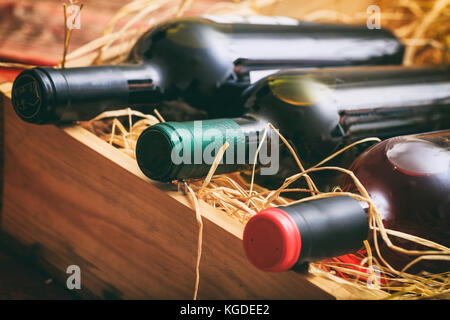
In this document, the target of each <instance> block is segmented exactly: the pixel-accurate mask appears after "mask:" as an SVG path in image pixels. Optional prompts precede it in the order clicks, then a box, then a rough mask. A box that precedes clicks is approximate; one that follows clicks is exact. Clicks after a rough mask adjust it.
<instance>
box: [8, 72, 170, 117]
mask: <svg viewBox="0 0 450 320" xmlns="http://www.w3.org/2000/svg"><path fill="white" fill-rule="evenodd" d="M158 82H159V74H158V72H157V70H156V69H155V68H153V67H152V66H150V65H146V64H142V65H119V66H96V67H82V68H67V69H54V68H34V69H30V70H27V71H25V72H22V73H21V74H20V75H19V77H18V78H17V79H16V81H15V82H14V88H13V96H12V100H13V105H14V108H15V110H16V112H17V114H18V115H19V116H20V117H21V118H22V119H24V120H25V121H28V122H32V123H40V124H43V123H55V122H71V121H77V120H78V121H83V120H90V119H92V118H93V117H95V116H96V115H98V114H99V113H101V112H103V111H106V110H109V109H118V107H120V106H121V105H123V106H124V107H125V106H129V105H130V104H131V105H133V104H143V103H154V102H158V101H161V99H162V94H161V90H160V87H159V83H158Z"/></svg>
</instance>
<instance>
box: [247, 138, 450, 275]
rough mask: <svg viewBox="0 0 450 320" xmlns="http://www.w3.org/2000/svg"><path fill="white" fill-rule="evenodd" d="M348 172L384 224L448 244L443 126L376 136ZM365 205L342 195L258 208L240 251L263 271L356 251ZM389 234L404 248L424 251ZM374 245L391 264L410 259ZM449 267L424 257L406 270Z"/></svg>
mask: <svg viewBox="0 0 450 320" xmlns="http://www.w3.org/2000/svg"><path fill="white" fill-rule="evenodd" d="M351 170H352V171H353V172H354V173H355V175H356V177H357V178H358V179H359V180H360V182H361V183H362V184H363V185H364V187H365V188H366V190H367V191H368V192H369V195H370V197H371V199H372V201H373V203H374V205H375V207H376V208H377V210H378V212H379V213H380V214H381V215H382V217H383V224H384V226H385V227H386V228H388V229H392V230H395V231H401V232H404V233H408V234H410V235H413V236H418V237H422V238H424V239H427V240H431V241H434V242H437V243H438V244H441V245H444V246H446V247H449V246H450V233H449V227H450V211H449V208H450V131H438V132H433V133H426V134H421V135H412V136H401V137H395V138H391V139H388V140H385V141H382V142H380V143H378V144H376V145H375V146H373V147H371V148H370V149H368V150H367V151H365V152H364V153H363V154H361V155H360V156H359V157H358V158H357V159H356V160H355V161H354V163H353V164H352V166H351ZM342 188H343V190H344V191H349V192H353V193H357V190H356V188H355V185H354V183H353V180H352V179H351V178H349V177H348V178H345V179H343V182H342ZM366 209H367V203H366V202H360V201H357V200H355V199H353V198H351V197H348V196H343V195H342V196H336V197H331V198H325V199H319V200H311V201H305V202H303V203H299V204H294V205H292V206H285V207H278V208H268V209H265V210H262V211H261V212H260V213H258V214H256V215H255V216H253V217H252V218H251V219H250V220H249V221H248V223H247V224H246V226H245V230H244V237H243V243H244V249H245V252H246V254H247V257H248V259H249V261H250V262H252V263H253V264H254V265H255V266H256V267H258V268H260V269H262V270H266V271H286V270H290V269H296V268H298V267H299V266H301V265H302V264H304V263H306V262H311V261H317V260H322V259H326V258H331V257H336V256H340V255H342V254H345V253H350V252H353V251H356V250H358V249H360V248H361V247H362V241H363V240H365V239H366V238H367V239H369V241H370V240H372V239H373V236H372V234H371V233H369V228H368V218H367V211H366ZM368 235H369V236H368ZM390 239H391V241H392V242H393V243H394V244H395V245H398V246H400V247H402V248H404V249H408V250H430V249H429V248H426V247H424V246H422V245H420V244H416V243H414V242H411V241H408V240H404V239H399V238H396V237H393V236H390ZM372 244H373V242H372ZM378 244H379V246H380V251H381V255H382V257H383V258H384V259H385V260H386V261H387V262H388V263H389V264H390V265H391V266H393V267H394V268H396V269H397V270H402V269H403V268H404V267H406V266H407V265H408V264H409V263H410V262H411V261H412V260H413V259H415V258H416V257H417V256H410V255H406V254H403V253H399V252H398V251H395V250H394V249H391V248H388V246H387V245H386V244H385V242H383V241H382V240H381V239H379V240H378ZM373 251H374V252H375V250H373ZM449 268H450V262H448V261H442V260H441V261H436V260H433V261H427V260H423V261H420V262H418V263H417V264H414V265H412V266H411V268H409V269H407V270H406V271H407V272H411V273H418V272H421V271H427V272H435V273H441V272H447V271H449Z"/></svg>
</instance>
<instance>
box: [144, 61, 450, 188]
mask: <svg viewBox="0 0 450 320" xmlns="http://www.w3.org/2000/svg"><path fill="white" fill-rule="evenodd" d="M244 94H245V95H246V103H245V106H246V107H247V110H248V113H247V114H246V115H245V116H243V117H240V118H231V119H216V120H205V121H193V122H165V123H160V124H157V125H155V126H152V127H150V128H148V129H146V130H145V131H144V132H143V133H142V134H141V136H140V137H139V139H138V141H137V145H136V158H137V161H138V164H139V167H140V168H141V170H142V171H143V172H144V173H145V174H146V175H147V176H148V177H150V178H151V179H154V180H160V181H172V180H182V179H189V178H202V177H205V176H206V175H207V173H208V171H209V168H210V166H211V164H212V162H213V160H214V157H215V155H216V154H217V152H218V149H220V147H222V145H223V144H224V143H225V142H226V141H227V142H228V143H229V145H230V146H229V147H228V149H227V150H226V152H225V154H224V157H223V161H222V162H221V163H220V164H219V166H218V168H217V171H216V173H229V172H233V171H238V170H246V169H251V168H252V165H253V160H254V158H255V152H256V150H257V146H258V145H259V143H260V142H261V140H262V136H263V132H264V129H265V128H266V127H267V123H269V122H270V123H271V124H273V126H274V127H275V128H277V129H279V131H280V133H281V134H282V135H283V136H284V137H285V138H286V139H287V140H288V141H289V142H290V144H291V145H292V146H293V147H294V148H295V150H296V152H297V155H298V157H299V158H300V160H301V161H302V162H303V164H304V167H305V168H308V167H310V166H312V165H315V164H316V163H318V162H320V161H321V160H323V159H324V158H326V157H327V156H329V155H331V154H332V153H334V152H335V151H337V150H339V149H340V148H342V147H345V146H347V145H348V144H350V143H352V142H355V141H357V140H360V139H362V138H367V137H379V138H381V139H386V138H389V137H394V136H398V135H404V134H413V133H420V132H428V131H434V130H442V129H446V128H450V73H449V69H448V68H446V67H432V68H431V67H429V68H423V67H420V68H418V67H415V68H406V67H363V68H356V67H353V68H336V69H333V70H332V69H322V70H315V71H308V72H305V71H299V70H291V71H282V72H279V73H276V74H273V75H270V76H268V77H266V78H264V79H261V80H260V81H259V82H257V83H256V84H255V85H254V86H252V87H251V88H249V89H248V91H246V92H245V93H244ZM269 140H270V141H269ZM264 141H267V145H266V148H265V149H264V148H263V149H262V150H265V151H264V152H260V154H259V155H258V156H259V157H258V159H257V164H258V165H260V167H261V168H260V169H261V172H260V174H259V175H258V181H257V182H258V183H259V184H261V185H264V186H267V187H270V188H275V187H279V186H280V185H281V184H282V182H283V181H284V179H285V178H287V177H289V176H291V175H293V174H295V173H298V172H299V170H300V169H299V168H298V166H297V164H296V163H295V161H294V158H293V156H292V155H291V154H290V152H288V150H287V148H285V146H284V145H283V144H282V143H281V142H279V143H277V142H278V136H277V135H276V134H275V133H273V132H272V134H270V139H268V140H264ZM372 144H373V143H372ZM368 146H370V145H368V144H364V145H361V146H359V147H355V148H352V149H350V150H348V151H346V152H345V153H343V154H342V155H340V156H338V157H337V158H336V159H334V160H333V162H331V163H330V164H332V165H339V166H341V167H344V168H346V167H348V166H349V165H350V164H351V162H352V161H353V160H354V159H355V158H356V156H357V155H358V154H359V153H361V152H362V151H363V150H364V148H367V147H368ZM262 155H265V157H264V158H262V157H261V156H262ZM263 169H265V172H263ZM315 178H316V181H317V182H318V183H317V184H318V185H319V186H320V187H321V188H320V189H321V190H322V191H326V188H329V187H334V183H337V182H338V180H336V179H337V178H338V177H335V176H333V175H332V174H330V173H329V172H326V173H325V174H323V175H319V174H316V175H315Z"/></svg>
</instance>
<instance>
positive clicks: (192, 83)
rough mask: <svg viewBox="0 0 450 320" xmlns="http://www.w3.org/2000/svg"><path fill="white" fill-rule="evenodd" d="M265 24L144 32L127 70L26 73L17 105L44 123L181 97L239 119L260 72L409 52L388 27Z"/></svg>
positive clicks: (393, 59)
mask: <svg viewBox="0 0 450 320" xmlns="http://www.w3.org/2000/svg"><path fill="white" fill-rule="evenodd" d="M261 19H262V18H261V17H260V18H255V17H253V18H247V19H243V21H240V22H239V21H234V22H233V23H226V22H223V21H221V22H216V21H214V20H213V18H211V17H208V18H182V19H175V20H171V21H169V22H166V23H163V24H161V25H159V26H158V27H156V28H154V29H151V30H150V31H148V32H147V33H145V34H144V35H143V36H142V37H141V39H140V40H139V41H138V42H137V44H136V45H135V47H134V48H133V49H132V50H131V53H130V55H129V58H128V59H127V61H126V62H125V63H124V64H122V65H115V66H92V67H84V68H66V69H54V68H34V69H30V70H26V71H23V72H22V73H21V74H20V75H19V76H18V77H17V79H16V80H15V83H14V86H13V90H12V102H13V105H14V108H15V110H16V112H17V114H18V115H19V116H20V117H21V118H22V119H23V120H25V121H28V122H32V123H38V124H45V123H63V122H71V121H77V120H89V119H91V118H93V117H95V116H96V115H98V114H99V113H101V112H103V111H106V110H111V109H119V108H124V107H131V106H132V107H136V106H143V105H151V104H159V103H161V102H166V101H177V100H180V101H183V102H185V103H187V104H188V105H190V106H191V107H193V108H196V109H201V110H206V111H207V113H208V115H209V117H218V116H226V117H228V116H239V115H240V114H242V105H241V102H240V99H239V97H240V93H241V92H242V90H243V89H244V88H246V87H247V86H248V85H249V83H250V82H251V80H252V79H250V78H254V77H255V76H256V77H257V75H256V73H257V72H261V71H265V72H267V71H272V72H274V70H277V69H282V68H292V67H309V68H311V67H324V66H345V65H386V64H391V65H395V64H401V63H402V58H403V51H404V48H403V46H402V44H401V43H400V42H399V40H398V39H396V38H395V37H394V36H393V34H392V33H391V32H389V31H387V30H382V29H380V30H368V29H367V28H366V27H365V26H346V25H326V24H315V23H306V22H299V21H296V20H292V19H289V18H276V17H273V18H269V17H266V18H265V20H261ZM266 20H269V22H267V21H266ZM253 80H254V79H253ZM153 107H154V106H153ZM150 110H153V108H151V109H150ZM162 111H164V110H162ZM162 113H163V112H162Z"/></svg>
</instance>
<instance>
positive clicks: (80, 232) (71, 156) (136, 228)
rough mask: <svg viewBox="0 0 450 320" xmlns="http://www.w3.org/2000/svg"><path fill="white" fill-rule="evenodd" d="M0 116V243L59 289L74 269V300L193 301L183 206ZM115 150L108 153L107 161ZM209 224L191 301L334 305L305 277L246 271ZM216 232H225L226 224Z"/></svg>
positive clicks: (189, 219)
mask: <svg viewBox="0 0 450 320" xmlns="http://www.w3.org/2000/svg"><path fill="white" fill-rule="evenodd" d="M5 100H6V99H5ZM4 113H5V119H6V121H5V127H4V139H5V140H4V152H5V157H4V190H3V206H2V215H1V227H2V229H3V232H4V233H5V234H7V235H8V237H12V238H14V239H16V240H17V241H19V242H20V243H21V244H23V245H24V246H25V247H27V248H28V249H29V250H30V251H31V252H33V255H34V256H35V257H36V259H37V261H39V262H40V264H41V266H43V267H44V268H46V269H47V270H49V271H50V273H51V274H52V275H53V276H54V277H55V278H56V279H58V280H59V281H61V282H62V283H65V281H66V279H67V274H66V273H65V271H66V269H67V267H68V266H69V265H78V266H79V267H80V268H81V274H82V281H81V282H82V289H81V290H79V292H78V294H79V295H81V296H82V297H87V298H124V299H191V298H192V297H193V292H194V281H195V261H196V253H197V236H198V226H197V221H196V219H195V214H194V212H193V211H192V209H191V208H189V207H188V206H186V205H185V204H183V203H181V202H180V201H177V200H176V199H174V198H173V197H171V196H170V192H169V193H167V192H166V191H164V190H161V189H160V188H159V187H158V186H157V185H154V184H153V183H150V182H149V181H148V180H145V179H143V178H142V177H140V176H138V175H136V174H134V173H133V172H131V171H130V170H128V169H125V167H129V168H130V169H131V167H132V166H133V165H134V168H133V169H132V170H135V171H136V172H139V170H138V168H137V165H135V164H134V161H133V159H131V158H129V160H130V161H129V162H128V163H125V164H124V165H122V166H118V165H117V164H116V163H115V162H114V161H112V160H110V159H108V158H106V157H105V156H104V155H102V154H100V153H98V152H97V151H94V150H93V147H94V148H96V147H95V146H91V147H88V146H86V145H84V144H82V143H81V142H80V141H78V140H76V139H74V138H73V137H72V136H71V135H73V134H74V132H73V131H74V130H77V129H76V128H78V129H79V130H82V131H83V132H84V129H81V128H79V127H74V128H71V129H67V130H68V131H70V130H72V132H71V135H69V134H68V133H66V131H64V130H62V129H60V128H58V127H56V126H36V125H31V124H27V123H24V122H23V121H21V120H19V118H18V117H17V116H16V114H15V113H14V111H13V110H12V106H11V104H10V101H9V100H6V103H5V105H4ZM86 132H87V131H86ZM86 132H84V134H85V135H87V134H86ZM87 133H88V132H87ZM88 134H89V133H88ZM87 136H89V135H87ZM89 138H96V137H95V136H92V137H91V136H89ZM80 139H83V138H80ZM84 139H87V138H84ZM96 139H97V140H98V141H97V142H98V144H100V145H102V147H103V148H107V147H110V146H109V145H108V144H107V143H105V142H103V141H102V140H100V139H98V138H96ZM115 151H117V152H119V151H118V150H116V149H114V148H113V147H110V150H109V154H108V156H111V157H114V154H115ZM119 153H120V152H119ZM124 156H125V155H124ZM115 161H120V160H117V159H115ZM172 192H173V191H172ZM176 194H177V196H180V194H179V193H176ZM209 214H210V215H213V216H214V215H215V214H214V213H212V212H210V213H209ZM222 215H223V214H222ZM218 217H219V216H216V221H215V222H213V221H211V220H210V219H208V218H204V233H203V255H202V260H201V266H200V275H201V278H200V289H199V298H200V299H212V298H214V299H256V298H264V299H301V298H308V299H324V298H325V299H330V298H334V297H333V296H331V295H330V294H328V293H326V292H325V291H324V290H322V289H319V288H318V287H317V286H315V285H313V284H312V283H311V282H310V281H308V280H307V279H306V276H305V275H301V274H297V273H293V272H286V273H280V274H272V273H264V272H260V271H258V270H257V269H255V268H254V267H253V266H251V265H250V264H249V263H248V261H247V260H246V258H245V255H244V251H243V248H242V243H241V239H240V238H239V237H238V236H237V235H238V234H239V232H240V231H237V229H236V230H235V233H236V234H233V233H232V232H229V231H227V230H226V229H224V228H223V227H222V226H219V225H218V224H217V222H218V221H221V218H218ZM223 226H224V227H225V228H232V227H233V226H232V223H228V222H226V221H225V222H224V223H223ZM230 226H231V227H230ZM234 227H235V226H234Z"/></svg>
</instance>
